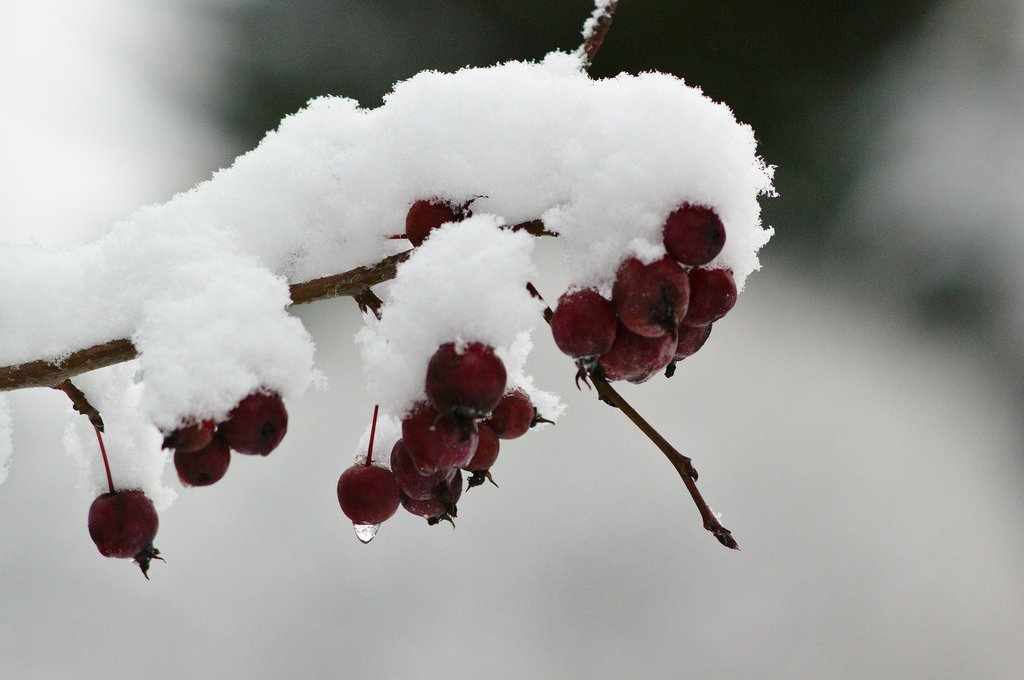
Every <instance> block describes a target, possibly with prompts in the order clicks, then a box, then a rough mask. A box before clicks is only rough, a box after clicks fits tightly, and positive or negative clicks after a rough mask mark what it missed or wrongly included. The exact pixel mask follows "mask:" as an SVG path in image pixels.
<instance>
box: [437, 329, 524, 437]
mask: <svg viewBox="0 0 1024 680" xmlns="http://www.w3.org/2000/svg"><path fill="white" fill-rule="evenodd" d="M505 378H506V376H505V364H504V363H502V361H501V359H499V358H498V355H497V354H495V353H494V350H493V349H492V348H491V347H488V346H487V345H484V344H482V343H479V342H471V343H469V344H468V345H466V346H465V347H464V348H463V350H462V351H461V352H459V351H458V350H457V348H456V347H455V343H451V342H448V343H445V344H443V345H441V346H440V347H439V348H438V350H437V351H436V352H434V356H432V357H431V358H430V363H429V364H427V380H426V392H427V399H428V400H429V401H430V404H431V405H432V406H433V407H434V408H436V409H437V410H438V411H440V412H441V413H455V414H458V415H460V416H465V417H468V418H482V417H483V416H485V415H487V414H488V413H490V412H491V411H493V410H494V407H495V406H497V405H498V402H499V401H501V396H502V395H503V394H504V393H505Z"/></svg>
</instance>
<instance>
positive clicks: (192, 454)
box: [174, 437, 231, 486]
mask: <svg viewBox="0 0 1024 680" xmlns="http://www.w3.org/2000/svg"><path fill="white" fill-rule="evenodd" d="M230 463H231V449H229V448H228V446H227V444H225V443H224V440H223V439H222V438H220V437H214V438H213V439H212V440H211V441H210V443H209V444H208V445H207V446H206V447H205V448H203V449H200V450H199V451H186V450H184V449H178V450H177V451H175V452H174V469H176V470H177V471H178V479H180V480H181V483H182V484H184V485H185V486H209V485H210V484H215V483H217V482H219V481H220V480H221V479H222V478H223V477H224V474H225V473H226V472H227V471H228V465H229V464H230Z"/></svg>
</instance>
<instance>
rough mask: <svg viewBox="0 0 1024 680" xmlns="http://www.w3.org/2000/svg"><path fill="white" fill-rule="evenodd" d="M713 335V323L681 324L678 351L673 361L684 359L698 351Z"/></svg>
mask: <svg viewBox="0 0 1024 680" xmlns="http://www.w3.org/2000/svg"><path fill="white" fill-rule="evenodd" d="M710 335H711V324H708V325H707V326H687V325H685V324H680V326H679V332H678V335H677V336H676V351H675V355H674V356H673V357H672V361H682V360H683V359H685V358H686V357H688V356H691V355H693V354H696V353H697V350H699V349H700V348H701V347H703V346H704V343H705V342H707V341H708V337H709V336H710Z"/></svg>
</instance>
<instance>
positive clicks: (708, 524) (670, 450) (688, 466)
mask: <svg viewBox="0 0 1024 680" xmlns="http://www.w3.org/2000/svg"><path fill="white" fill-rule="evenodd" d="M526 289H527V290H528V291H530V295H532V296H533V297H535V298H537V299H538V300H540V301H541V302H543V303H544V320H545V321H547V322H548V323H551V317H552V316H554V312H552V311H551V307H550V306H549V305H548V304H547V302H545V300H544V298H543V296H541V294H540V292H539V291H538V290H537V287H536V286H534V285H533V284H532V283H530V282H527V284H526ZM590 380H591V381H592V382H593V383H594V387H596V388H597V394H598V396H599V397H600V399H601V401H603V402H605V403H606V404H608V405H610V406H614V407H615V408H617V409H619V410H620V411H622V413H623V414H625V416H626V417H627V418H629V419H630V421H632V423H633V424H634V425H636V427H637V429H638V430H640V431H641V432H643V433H644V435H645V436H646V437H647V438H648V439H650V440H651V441H652V442H653V443H654V445H655V446H657V447H658V450H659V451H661V452H662V453H663V454H664V455H665V457H666V458H668V462H669V463H671V464H672V467H674V468H675V469H676V472H678V473H679V477H680V478H681V479H682V480H683V484H685V485H686V490H687V491H689V492H690V497H691V498H692V499H693V502H694V504H695V505H696V506H697V511H698V512H700V517H701V519H702V520H703V522H704V528H705V529H707V530H708V531H710V532H711V533H712V535H714V537H715V538H717V539H718V542H719V543H721V544H722V545H724V546H725V547H726V548H732V549H733V550H739V548H740V547H739V544H738V543H737V542H736V539H734V538H733V537H732V532H731V531H729V530H728V529H726V528H725V527H724V526H722V523H721V522H719V521H718V518H717V517H715V513H713V512H712V511H711V508H710V507H709V506H708V504H707V501H705V500H704V497H703V496H702V495H701V493H700V490H699V489H698V488H697V471H696V470H695V469H694V467H693V461H691V460H690V459H689V458H688V457H686V456H684V455H683V454H681V453H679V452H678V451H676V449H675V447H674V446H672V445H671V444H670V443H669V442H668V440H667V439H665V438H664V437H662V436H661V433H659V432H658V431H657V430H656V429H654V427H653V426H652V425H651V424H650V423H648V422H647V421H646V420H644V417H643V416H641V415H640V414H639V413H638V412H637V410H636V409H635V408H633V407H632V406H631V405H630V404H629V402H628V401H626V399H625V398H624V397H623V396H622V395H621V394H619V392H618V390H616V389H615V388H614V387H612V386H611V384H610V383H609V382H608V381H607V380H606V379H605V378H604V376H601V375H599V374H598V373H590Z"/></svg>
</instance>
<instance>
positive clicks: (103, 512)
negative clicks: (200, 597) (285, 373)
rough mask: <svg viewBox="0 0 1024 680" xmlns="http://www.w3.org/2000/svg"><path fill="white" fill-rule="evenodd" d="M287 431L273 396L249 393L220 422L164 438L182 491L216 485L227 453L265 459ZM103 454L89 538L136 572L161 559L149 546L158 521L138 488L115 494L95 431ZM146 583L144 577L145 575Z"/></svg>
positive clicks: (204, 423)
mask: <svg viewBox="0 0 1024 680" xmlns="http://www.w3.org/2000/svg"><path fill="white" fill-rule="evenodd" d="M287 431H288V411H287V410H285V407H284V401H283V400H282V399H281V395H279V394H277V393H276V392H255V393H253V394H250V395H249V396H247V397H245V398H244V399H242V401H240V402H239V403H238V405H237V406H235V408H234V409H232V411H231V413H230V414H228V417H227V419H226V420H224V422H222V423H220V425H217V424H216V423H214V421H212V420H204V421H201V422H199V423H195V424H192V425H187V426H184V427H180V428H178V429H176V430H174V431H173V432H171V433H170V434H168V435H167V436H166V437H165V438H164V444H163V445H164V448H167V449H174V466H175V468H177V471H178V477H179V479H181V482H182V484H184V485H186V486H208V485H210V484H213V483H215V482H217V481H219V480H220V479H221V478H222V477H223V476H224V473H225V472H227V469H228V463H230V462H231V451H232V450H235V451H237V452H238V453H244V454H249V455H257V456H266V455H267V454H269V453H270V452H271V451H273V450H274V449H275V448H277V445H278V444H280V443H281V440H282V439H283V438H284V435H285V433H286V432H287ZM96 435H97V439H99V442H100V450H101V452H102V453H103V464H104V466H105V467H106V471H107V480H108V483H109V487H110V491H109V492H108V493H105V494H102V495H100V496H99V497H97V498H96V499H95V500H94V501H93V502H92V505H91V506H90V507H89V535H90V536H91V537H92V540H93V542H94V543H95V544H96V547H97V549H99V551H100V554H101V555H103V556H104V557H119V558H125V559H134V560H135V561H136V562H137V563H138V565H139V567H140V568H141V569H142V573H143V574H146V573H147V572H148V570H149V563H150V561H151V560H152V559H154V558H156V559H161V558H160V557H159V554H160V551H159V550H157V549H156V548H154V547H153V539H154V538H155V537H156V532H157V528H158V527H159V518H158V517H157V512H156V508H155V507H154V506H153V501H152V500H150V499H149V497H148V496H146V495H145V494H144V493H143V492H142V491H140V490H139V489H126V490H120V491H115V490H114V483H113V478H112V477H111V474H110V465H109V463H108V461H107V455H106V450H105V449H104V448H103V438H102V436H101V435H100V434H99V430H97V432H96ZM147 578H148V575H147Z"/></svg>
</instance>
